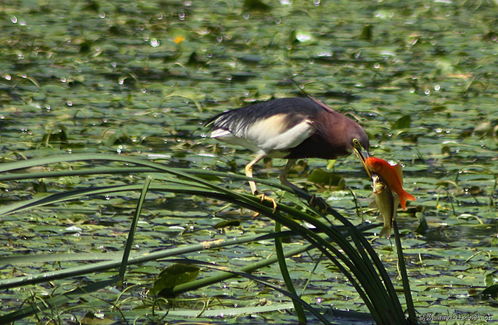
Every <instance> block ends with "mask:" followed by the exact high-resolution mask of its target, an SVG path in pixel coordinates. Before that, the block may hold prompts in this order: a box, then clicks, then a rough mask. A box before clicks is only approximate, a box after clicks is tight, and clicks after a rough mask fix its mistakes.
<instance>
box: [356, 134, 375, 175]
mask: <svg viewBox="0 0 498 325" xmlns="http://www.w3.org/2000/svg"><path fill="white" fill-rule="evenodd" d="M353 151H354V154H355V155H356V157H358V159H360V161H361V164H362V165H363V168H364V169H365V171H366V172H367V175H368V177H370V178H371V177H372V173H371V172H370V170H369V169H368V168H367V165H366V164H365V159H367V158H368V157H369V156H370V155H369V154H368V151H367V150H366V149H365V148H363V146H362V145H361V143H360V141H358V139H353Z"/></svg>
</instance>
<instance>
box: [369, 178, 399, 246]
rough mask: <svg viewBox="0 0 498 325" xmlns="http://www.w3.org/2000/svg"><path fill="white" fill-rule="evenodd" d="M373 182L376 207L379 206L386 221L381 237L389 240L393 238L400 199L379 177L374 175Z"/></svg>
mask: <svg viewBox="0 0 498 325" xmlns="http://www.w3.org/2000/svg"><path fill="white" fill-rule="evenodd" d="M372 180H373V183H372V188H373V193H374V199H375V205H377V208H378V209H379V211H380V214H381V216H382V219H383V220H384V227H383V228H382V230H381V231H380V235H381V236H386V237H387V238H389V237H390V236H391V229H392V225H393V220H394V219H395V218H396V211H397V210H396V207H397V206H398V204H399V199H398V196H397V195H393V193H392V192H391V190H390V189H389V187H388V186H387V185H386V184H385V183H384V182H383V181H382V179H381V178H380V177H379V175H375V174H374V175H372Z"/></svg>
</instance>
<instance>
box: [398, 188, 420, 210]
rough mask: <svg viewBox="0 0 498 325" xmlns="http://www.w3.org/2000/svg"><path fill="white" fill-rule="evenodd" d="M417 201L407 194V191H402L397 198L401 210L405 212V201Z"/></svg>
mask: <svg viewBox="0 0 498 325" xmlns="http://www.w3.org/2000/svg"><path fill="white" fill-rule="evenodd" d="M416 200H417V199H416V198H415V197H414V196H413V195H411V194H410V193H408V192H407V191H403V192H402V193H401V195H400V196H399V203H400V204H401V208H402V209H403V210H406V201H416Z"/></svg>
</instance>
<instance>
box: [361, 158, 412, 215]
mask: <svg viewBox="0 0 498 325" xmlns="http://www.w3.org/2000/svg"><path fill="white" fill-rule="evenodd" d="M364 163H365V166H366V167H367V168H368V170H369V171H370V172H372V173H375V174H377V175H379V176H380V177H381V178H382V179H383V180H384V182H386V184H387V186H388V187H389V188H390V189H391V190H392V191H394V192H396V194H398V197H399V201H400V203H401V208H403V210H406V201H407V200H410V201H415V200H416V199H415V197H414V196H413V195H411V194H410V193H408V192H406V191H405V190H404V189H403V176H402V174H401V166H400V165H398V164H396V165H391V164H390V163H388V162H387V161H385V160H384V159H380V158H376V157H368V158H366V159H365V162H364Z"/></svg>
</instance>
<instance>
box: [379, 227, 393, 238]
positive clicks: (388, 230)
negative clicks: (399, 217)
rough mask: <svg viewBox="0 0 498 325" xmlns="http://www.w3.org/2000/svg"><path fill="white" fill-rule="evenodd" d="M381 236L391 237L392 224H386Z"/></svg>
mask: <svg viewBox="0 0 498 325" xmlns="http://www.w3.org/2000/svg"><path fill="white" fill-rule="evenodd" d="M380 236H386V238H389V237H391V225H389V224H388V225H384V227H382V230H381V231H380Z"/></svg>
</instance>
